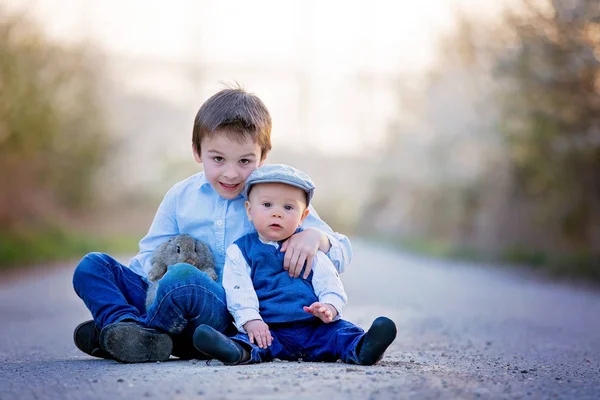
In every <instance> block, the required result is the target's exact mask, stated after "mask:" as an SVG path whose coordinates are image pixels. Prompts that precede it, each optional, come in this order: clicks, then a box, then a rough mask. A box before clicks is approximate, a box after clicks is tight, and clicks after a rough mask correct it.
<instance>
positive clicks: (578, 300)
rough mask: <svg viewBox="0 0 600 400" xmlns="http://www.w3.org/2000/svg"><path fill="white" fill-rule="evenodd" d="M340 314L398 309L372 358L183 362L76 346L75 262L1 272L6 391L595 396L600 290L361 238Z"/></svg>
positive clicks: (27, 394)
mask: <svg viewBox="0 0 600 400" xmlns="http://www.w3.org/2000/svg"><path fill="white" fill-rule="evenodd" d="M354 251H355V259H354V262H353V264H352V265H351V266H350V268H349V270H348V271H347V272H346V273H344V274H343V275H342V278H343V280H344V283H345V285H346V289H347V292H348V295H349V304H348V307H347V310H346V313H345V318H346V319H348V320H350V321H353V322H355V323H357V324H358V325H360V326H362V327H363V328H368V327H369V325H370V323H371V321H372V320H373V319H374V318H376V317H377V316H379V315H386V316H388V317H390V318H392V319H393V320H394V321H395V322H396V324H397V325H398V337H397V339H396V341H395V342H394V343H393V344H392V346H391V347H390V349H389V350H388V352H387V353H386V355H385V357H384V359H383V360H382V361H381V362H380V363H379V364H378V365H375V366H372V367H363V366H356V365H348V364H343V363H303V362H271V363H265V364H259V365H251V366H234V367H231V366H224V365H223V364H221V363H219V362H216V361H215V362H212V363H209V364H207V362H205V361H195V360H194V361H180V360H177V359H174V358H173V359H171V360H169V361H168V362H162V363H148V364H119V363H117V362H115V361H109V360H101V359H94V358H92V357H88V356H86V355H85V354H83V353H81V352H79V351H78V350H77V348H76V347H75V346H74V345H73V342H72V332H73V328H74V327H75V326H76V325H77V324H78V323H79V322H81V321H83V320H86V319H89V313H88V312H87V310H86V308H85V307H84V305H83V303H82V302H81V301H80V300H79V299H78V298H77V296H76V295H75V293H74V292H73V289H72V287H71V275H72V271H73V267H74V265H64V266H59V267H56V266H55V267H53V268H45V269H34V270H31V271H30V272H28V273H27V276H14V274H13V275H12V276H7V275H4V276H2V277H0V279H1V280H2V283H0V360H1V363H0V399H2V400H12V399H110V400H116V399H288V398H289V399H327V400H335V399H437V398H440V399H479V398H481V399H554V398H558V399H600V290H598V288H594V287H590V286H587V285H574V284H567V283H559V282H552V281H550V280H547V279H543V278H539V277H534V276H531V275H529V274H525V273H522V272H518V271H517V270H512V269H497V268H492V267H489V266H486V265H477V264H466V263H454V262H447V261H437V260H429V259H424V258H419V257H416V256H410V255H407V254H403V253H400V252H396V251H393V250H389V249H385V248H383V247H378V246H375V245H372V244H367V243H364V242H360V241H358V240H355V243H354Z"/></svg>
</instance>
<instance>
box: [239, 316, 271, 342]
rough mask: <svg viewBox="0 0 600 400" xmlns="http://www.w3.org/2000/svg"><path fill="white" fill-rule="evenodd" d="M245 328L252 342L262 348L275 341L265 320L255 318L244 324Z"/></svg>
mask: <svg viewBox="0 0 600 400" xmlns="http://www.w3.org/2000/svg"><path fill="white" fill-rule="evenodd" d="M244 329H245V330H246V333H248V339H250V343H256V345H257V346H258V347H260V348H261V349H266V348H267V347H268V346H270V345H271V343H272V342H273V337H272V336H271V331H270V330H269V325H267V324H266V323H265V322H264V321H263V320H260V319H253V320H252V321H248V322H246V323H245V324H244Z"/></svg>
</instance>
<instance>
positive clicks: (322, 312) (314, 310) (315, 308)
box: [303, 302, 338, 324]
mask: <svg viewBox="0 0 600 400" xmlns="http://www.w3.org/2000/svg"><path fill="white" fill-rule="evenodd" d="M303 309H304V311H306V312H307V313H311V314H312V315H314V316H315V317H317V318H319V319H320V320H321V321H323V322H325V323H326V324H328V323H330V322H332V321H333V319H334V318H335V317H337V315H338V312H337V310H336V309H335V307H334V306H332V305H331V304H327V303H319V302H314V303H312V304H311V305H310V306H309V307H306V306H304V307H303Z"/></svg>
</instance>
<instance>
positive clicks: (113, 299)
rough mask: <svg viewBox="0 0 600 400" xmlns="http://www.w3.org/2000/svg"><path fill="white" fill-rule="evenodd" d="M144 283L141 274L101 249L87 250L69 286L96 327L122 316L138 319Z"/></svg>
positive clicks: (144, 291) (142, 312) (103, 325)
mask: <svg viewBox="0 0 600 400" xmlns="http://www.w3.org/2000/svg"><path fill="white" fill-rule="evenodd" d="M147 286H148V285H147V283H146V282H145V281H144V279H143V278H142V277H140V276H139V275H137V274H136V273H134V272H132V271H131V270H130V269H129V268H127V267H125V266H124V265H122V264H121V263H119V262H118V261H116V260H115V259H114V258H112V257H111V256H109V255H107V254H102V253H89V254H87V255H86V256H85V257H83V259H82V260H81V261H80V262H79V264H78V265H77V267H76V268H75V272H74V273H73V288H74V289H75V292H76V293H77V295H78V296H79V297H80V298H81V299H82V300H83V302H84V303H85V305H86V307H87V308H88V310H90V312H91V313H92V317H93V318H94V321H95V323H96V326H97V327H98V328H99V329H102V328H104V327H105V326H106V325H108V324H111V323H114V322H118V321H121V320H123V319H129V320H133V321H141V320H142V315H143V314H145V304H144V302H145V299H146V289H147Z"/></svg>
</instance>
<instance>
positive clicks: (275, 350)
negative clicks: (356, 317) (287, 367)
mask: <svg viewBox="0 0 600 400" xmlns="http://www.w3.org/2000/svg"><path fill="white" fill-rule="evenodd" d="M271 337H272V338H273V340H272V342H271V345H270V346H268V347H267V348H266V349H261V348H260V347H258V346H257V345H256V344H253V343H250V338H249V337H248V335H246V334H245V333H239V332H238V334H236V335H235V336H233V337H232V338H231V339H232V340H233V341H235V342H237V343H238V344H240V345H241V346H242V347H244V348H245V349H246V351H248V353H249V354H250V359H249V360H248V361H246V362H245V363H244V364H255V363H261V362H268V361H273V359H274V358H279V359H280V360H290V361H292V359H291V356H290V353H289V352H288V351H287V349H286V348H285V347H284V346H283V345H282V343H281V342H280V341H279V338H278V336H277V332H275V331H273V330H271Z"/></svg>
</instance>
